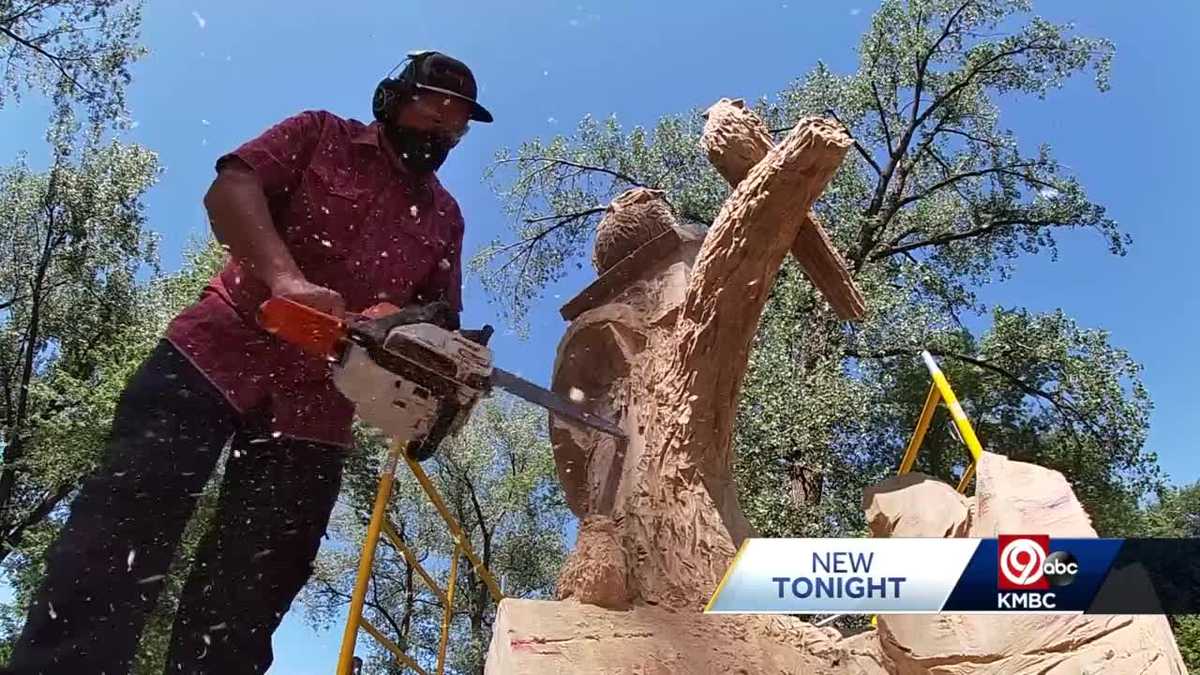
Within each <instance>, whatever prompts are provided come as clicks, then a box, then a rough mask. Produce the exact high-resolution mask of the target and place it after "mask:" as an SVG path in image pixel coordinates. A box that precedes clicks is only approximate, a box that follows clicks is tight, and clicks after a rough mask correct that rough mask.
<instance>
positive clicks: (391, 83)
mask: <svg viewBox="0 0 1200 675" xmlns="http://www.w3.org/2000/svg"><path fill="white" fill-rule="evenodd" d="M435 53H437V52H432V51H425V52H413V53H411V54H409V55H408V57H407V58H406V59H404V61H403V62H402V63H401V65H403V66H404V68H403V70H401V71H400V75H399V76H398V77H394V78H393V77H385V78H383V80H382V81H380V83H379V85H378V86H376V87H375V97H374V99H373V100H372V101H371V112H372V113H373V114H374V115H375V119H376V120H378V121H379V122H386V121H387V111H388V110H391V108H392V106H393V105H395V103H396V101H399V100H401V99H404V98H408V97H409V96H412V95H413V93H414V91H415V90H416V85H415V84H414V83H413V82H414V80H415V79H416V77H417V71H418V70H419V69H420V67H421V62H422V61H424V60H425V59H426V58H427V57H428V56H430V55H431V54H435Z"/></svg>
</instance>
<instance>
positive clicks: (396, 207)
mask: <svg viewBox="0 0 1200 675" xmlns="http://www.w3.org/2000/svg"><path fill="white" fill-rule="evenodd" d="M232 157H237V158H239V159H241V160H242V161H243V162H245V163H246V164H248V165H249V166H250V167H251V168H252V169H253V170H254V171H255V173H257V175H258V177H259V179H260V180H261V182H262V185H263V189H264V191H265V192H266V195H267V199H268V202H269V205H270V210H271V216H272V218H273V219H274V223H275V226H276V228H277V229H278V231H279V234H280V235H281V237H282V238H283V241H284V244H286V245H287V247H288V250H289V251H291V253H292V256H293V258H295V260H296V265H297V266H298V267H299V268H300V271H301V272H302V273H303V274H304V276H305V278H307V279H308V280H309V281H311V282H312V283H315V284H319V285H321V286H325V287H327V288H331V289H333V290H335V291H337V292H338V293H340V294H341V295H342V297H343V298H345V301H346V309H347V311H350V312H362V311H363V310H365V309H367V308H368V307H370V306H372V305H375V304H378V303H380V302H390V303H392V304H393V305H397V306H403V305H405V304H408V303H409V302H413V301H422V302H428V301H432V300H437V299H443V300H446V301H448V302H450V303H451V304H452V305H453V306H454V307H455V308H456V309H461V307H462V302H461V295H460V291H461V272H460V270H461V249H462V237H463V219H462V214H461V213H460V212H459V208H458V204H457V203H456V202H455V201H454V198H453V197H451V196H450V194H449V193H448V192H446V190H445V189H444V188H443V187H442V186H441V184H440V183H439V182H438V180H437V178H436V177H434V176H433V175H429V176H428V177H425V178H421V177H417V176H415V175H413V174H409V173H407V172H405V171H404V170H403V169H402V168H400V167H399V166H397V163H396V162H395V161H394V159H393V155H392V154H391V153H390V151H388V150H387V149H386V147H385V146H384V144H383V143H382V142H381V140H380V129H379V127H378V124H371V125H369V126H368V125H364V124H362V123H361V122H357V121H355V120H344V119H341V118H339V117H337V116H335V115H333V114H330V113H327V112H316V111H309V112H304V113H301V114H299V115H296V116H294V117H291V118H289V119H287V120H284V121H283V122H281V123H279V124H277V125H275V126H274V127H272V128H271V129H269V130H267V131H266V132H265V133H263V135H261V136H259V137H258V138H256V139H254V140H252V141H249V142H248V143H246V144H245V145H243V146H241V147H240V148H238V149H237V150H235V151H233V152H232V153H230V154H228V155H225V156H224V157H222V158H221V159H219V160H218V161H217V168H218V169H220V167H221V165H222V164H223V163H224V162H225V161H228V160H229V159H230V158H232ZM269 296H270V292H269V290H268V289H267V287H266V286H265V285H264V284H263V283H262V282H260V281H259V280H258V279H256V278H254V277H253V276H252V275H251V274H250V273H249V272H248V271H247V270H246V269H245V268H244V266H243V265H241V264H239V263H238V262H237V261H234V260H231V261H230V262H228V263H227V264H226V265H225V268H224V269H222V270H221V272H220V273H219V274H217V276H216V277H214V278H213V279H212V280H211V281H210V282H209V284H208V286H207V287H206V288H205V289H204V292H203V293H202V294H201V296H200V299H199V301H198V302H197V303H196V304H194V305H192V306H191V307H189V308H188V309H186V310H184V311H183V312H182V313H181V314H180V315H179V316H178V317H176V318H175V319H174V320H173V321H172V322H171V324H170V326H169V327H168V329H167V339H168V340H170V341H171V343H172V344H174V345H175V347H176V348H178V349H179V350H180V351H181V352H183V354H184V355H186V356H187V357H188V358H189V359H190V360H191V361H192V363H193V364H195V365H196V367H198V368H199V369H200V370H201V371H202V372H203V373H204V374H205V375H206V376H207V377H208V379H209V380H210V381H211V382H212V383H213V384H214V385H215V386H216V387H217V388H218V389H220V390H221V392H222V393H223V394H224V395H225V397H226V399H227V400H228V401H229V403H230V404H231V405H232V406H233V407H234V408H236V409H237V410H238V411H239V412H240V413H242V414H244V415H245V414H251V413H253V414H254V415H255V416H256V417H257V416H261V417H262V418H263V419H264V420H267V421H268V425H269V428H270V430H271V431H273V432H275V433H276V434H277V435H282V436H287V437H290V438H297V439H304V440H311V441H316V442H320V443H326V444H330V445H339V446H344V447H345V446H349V445H350V444H351V434H350V423H351V421H352V418H353V413H354V408H353V405H352V404H351V403H350V402H349V401H347V400H346V399H345V398H344V397H343V396H342V395H341V393H340V392H338V391H337V389H336V388H335V387H334V385H333V382H332V379H331V378H330V371H329V364H328V363H327V362H325V361H323V360H321V359H318V358H313V357H310V356H307V355H305V354H304V353H303V352H301V351H300V350H299V349H297V348H295V347H293V346H291V345H289V344H287V343H284V342H282V341H280V340H278V339H276V338H275V337H273V336H271V335H269V334H268V333H266V332H265V331H263V330H261V329H260V328H259V327H258V326H257V324H256V322H255V313H256V312H257V310H258V307H259V305H260V304H262V302H263V301H265V300H266V299H267V298H268V297H269Z"/></svg>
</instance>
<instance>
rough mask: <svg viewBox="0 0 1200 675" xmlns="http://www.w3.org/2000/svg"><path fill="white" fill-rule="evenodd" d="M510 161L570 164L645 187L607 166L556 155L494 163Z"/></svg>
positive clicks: (508, 162) (511, 158) (511, 160)
mask: <svg viewBox="0 0 1200 675" xmlns="http://www.w3.org/2000/svg"><path fill="white" fill-rule="evenodd" d="M512 162H546V163H549V164H558V165H562V166H570V167H573V168H576V169H584V170H585V171H596V172H599V173H606V174H608V175H610V176H612V177H614V178H619V179H621V180H623V181H625V182H626V183H629V184H630V185H633V186H634V187H647V186H646V185H644V184H642V182H641V181H639V180H637V179H635V178H633V177H632V176H629V175H627V174H624V173H621V172H620V171H616V170H613V169H609V168H607V167H603V166H593V165H591V164H581V163H579V162H572V161H570V160H567V159H558V158H556V157H540V156H538V157H510V158H508V159H500V160H496V164H511V163H512Z"/></svg>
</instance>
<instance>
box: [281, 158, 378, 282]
mask: <svg viewBox="0 0 1200 675" xmlns="http://www.w3.org/2000/svg"><path fill="white" fill-rule="evenodd" d="M304 188H305V192H304V195H303V198H304V203H303V206H302V211H303V212H302V213H300V214H297V216H298V217H297V218H295V219H293V224H292V228H291V230H292V231H290V232H288V239H289V243H291V245H292V248H293V252H294V254H299V255H300V257H302V258H303V259H304V260H303V261H301V260H297V263H300V264H302V263H303V262H308V263H309V264H310V265H314V266H324V265H329V264H335V263H338V262H340V261H344V260H346V259H347V258H348V257H349V256H350V254H351V251H352V250H353V249H354V248H355V246H356V241H357V240H358V238H359V237H360V236H361V233H362V229H363V222H364V220H365V219H366V214H367V212H368V211H369V209H370V206H371V204H370V200H371V196H372V195H371V192H370V191H369V190H367V189H366V188H363V187H359V186H358V185H357V175H356V174H355V173H354V172H352V171H350V170H348V169H347V170H342V169H339V168H336V167H332V166H324V165H318V166H312V167H309V169H308V170H307V171H306V172H305V177H304Z"/></svg>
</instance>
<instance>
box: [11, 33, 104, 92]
mask: <svg viewBox="0 0 1200 675" xmlns="http://www.w3.org/2000/svg"><path fill="white" fill-rule="evenodd" d="M0 34H3V35H7V36H8V37H9V38H10V39H12V41H13V42H16V43H17V44H20V45H22V46H24V47H26V48H27V49H32V50H33V51H35V52H37V53H38V54H41V55H42V56H43V57H45V58H46V59H48V60H49V61H50V63H52V64H53V65H54V67H55V68H57V69H58V72H60V73H62V76H63V77H65V78H67V80H69V81H70V82H71V84H73V85H75V86H76V87H79V89H80V90H81V91H83V93H85V94H87V95H88V96H95V95H96V92H94V91H92V90H90V89H88V88H87V87H85V86H83V83H81V82H80V81H79V80H77V79H75V76H74V75H72V74H71V72H70V71H68V70H67V68H66V66H64V65H63V64H62V62H63V57H60V56H56V55H54V54H51V53H50V52H48V51H46V50H45V49H42V48H41V47H40V46H38V45H37V44H35V43H33V42H30V41H29V40H26V39H25V38H23V37H21V36H20V35H17V34H16V33H14V32H12V31H11V30H9V29H8V28H7V27H6V26H0Z"/></svg>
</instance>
